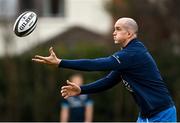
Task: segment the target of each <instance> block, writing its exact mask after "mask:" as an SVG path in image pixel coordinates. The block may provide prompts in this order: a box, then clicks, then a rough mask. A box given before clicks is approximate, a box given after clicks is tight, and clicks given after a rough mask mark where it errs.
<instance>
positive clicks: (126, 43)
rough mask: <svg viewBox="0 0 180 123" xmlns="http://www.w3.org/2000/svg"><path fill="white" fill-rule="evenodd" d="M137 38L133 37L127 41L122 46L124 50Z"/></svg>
mask: <svg viewBox="0 0 180 123" xmlns="http://www.w3.org/2000/svg"><path fill="white" fill-rule="evenodd" d="M135 38H137V37H132V38H129V39H128V40H126V41H125V42H124V44H123V46H122V48H124V47H126V46H127V45H128V44H129V43H130V42H131V41H132V40H133V39H135Z"/></svg>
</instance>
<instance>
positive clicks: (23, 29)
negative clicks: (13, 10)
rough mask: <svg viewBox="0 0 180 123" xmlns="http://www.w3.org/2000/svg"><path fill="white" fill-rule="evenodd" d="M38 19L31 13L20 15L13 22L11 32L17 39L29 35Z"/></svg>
mask: <svg viewBox="0 0 180 123" xmlns="http://www.w3.org/2000/svg"><path fill="white" fill-rule="evenodd" d="M37 20H38V17H37V15H36V13H34V12H32V11H26V12H24V13H22V14H21V15H20V16H19V17H18V18H17V19H16V21H15V23H14V27H13V31H14V33H15V34H16V35H17V36H19V37H24V36H27V35H29V34H30V33H31V32H32V31H33V30H34V29H35V28H36V24H37Z"/></svg>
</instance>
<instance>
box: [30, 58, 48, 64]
mask: <svg viewBox="0 0 180 123" xmlns="http://www.w3.org/2000/svg"><path fill="white" fill-rule="evenodd" d="M32 61H35V62H39V63H46V62H45V61H44V60H41V59H36V58H33V59H32Z"/></svg>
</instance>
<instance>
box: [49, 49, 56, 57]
mask: <svg viewBox="0 0 180 123" xmlns="http://www.w3.org/2000/svg"><path fill="white" fill-rule="evenodd" d="M49 53H50V54H52V55H55V53H54V51H53V47H50V48H49Z"/></svg>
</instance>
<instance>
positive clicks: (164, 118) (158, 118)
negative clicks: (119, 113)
mask: <svg viewBox="0 0 180 123" xmlns="http://www.w3.org/2000/svg"><path fill="white" fill-rule="evenodd" d="M137 122H177V116H176V107H175V106H173V107H170V108H168V109H166V110H163V111H161V112H159V113H158V114H156V115H155V116H153V117H150V118H141V117H140V116H139V117H138V119H137Z"/></svg>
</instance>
